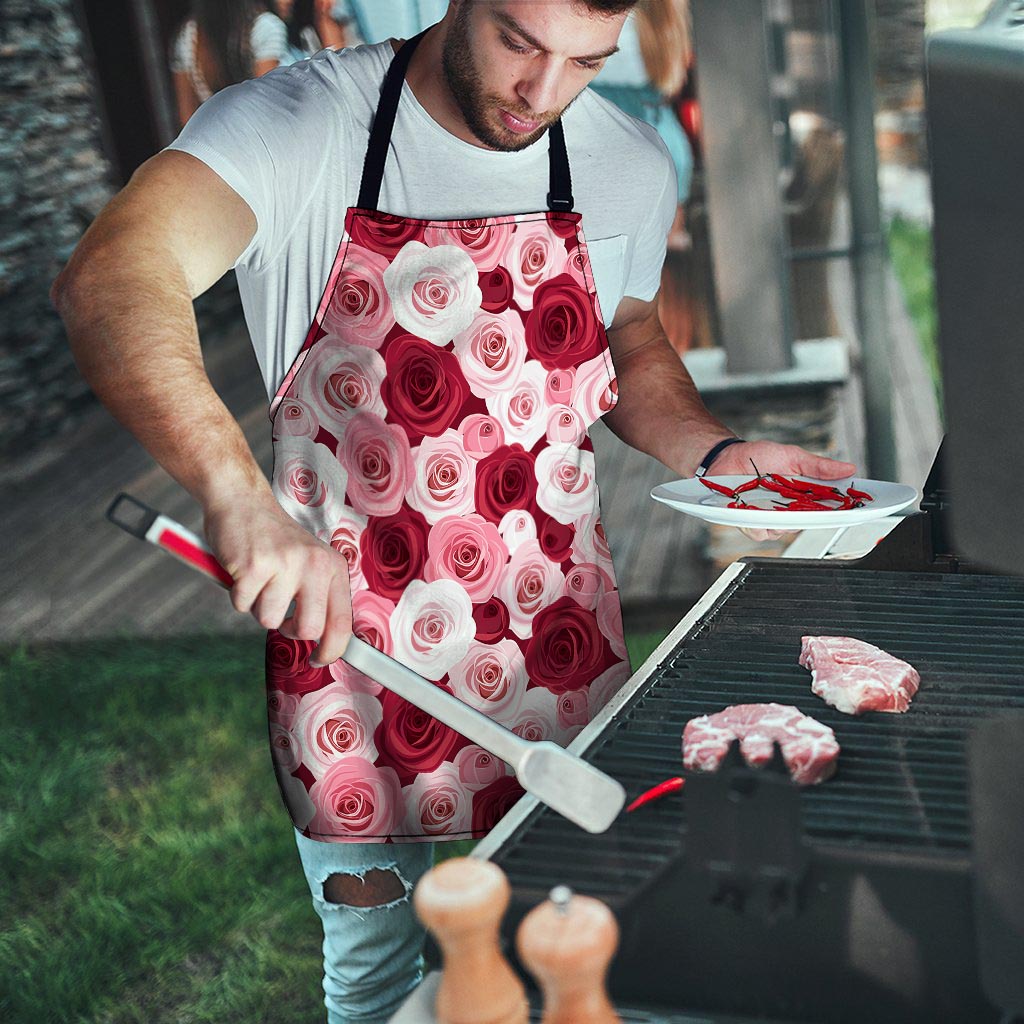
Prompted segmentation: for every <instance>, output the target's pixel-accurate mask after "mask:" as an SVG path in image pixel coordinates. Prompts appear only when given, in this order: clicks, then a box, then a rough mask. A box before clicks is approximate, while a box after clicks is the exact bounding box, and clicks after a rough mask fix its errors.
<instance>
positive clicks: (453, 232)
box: [423, 219, 515, 271]
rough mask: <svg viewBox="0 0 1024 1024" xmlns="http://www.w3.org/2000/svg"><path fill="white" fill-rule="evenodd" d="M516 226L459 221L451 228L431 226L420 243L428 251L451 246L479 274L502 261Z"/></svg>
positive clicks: (505, 222)
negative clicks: (458, 251) (467, 257)
mask: <svg viewBox="0 0 1024 1024" xmlns="http://www.w3.org/2000/svg"><path fill="white" fill-rule="evenodd" d="M514 230H515V223H514V222H513V221H511V220H507V221H498V222H494V221H487V220H483V219H478V220H459V221H455V223H454V224H452V225H451V226H445V227H435V226H434V225H431V226H430V227H428V228H427V229H426V230H425V231H424V232H423V241H424V242H425V243H426V244H427V245H428V246H431V247H436V246H439V245H454V246H457V247H458V248H459V249H462V250H463V251H464V252H466V253H468V254H469V257H470V259H472V261H473V263H474V264H476V267H477V269H478V270H480V271H487V270H493V269H494V268H495V267H497V265H498V263H499V262H500V261H501V257H502V255H503V254H504V252H505V249H506V248H507V246H508V240H509V239H510V238H511V237H512V232H513V231H514Z"/></svg>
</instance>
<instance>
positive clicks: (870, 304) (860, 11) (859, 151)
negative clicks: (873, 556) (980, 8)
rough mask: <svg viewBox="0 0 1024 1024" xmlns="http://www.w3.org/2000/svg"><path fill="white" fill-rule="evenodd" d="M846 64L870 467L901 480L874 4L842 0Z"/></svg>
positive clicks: (848, 151) (872, 471)
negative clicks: (881, 197)
mask: <svg viewBox="0 0 1024 1024" xmlns="http://www.w3.org/2000/svg"><path fill="white" fill-rule="evenodd" d="M836 7H837V8H838V15H839V45H840V55H841V56H840V65H841V72H840V73H841V75H842V80H843V95H844V97H845V100H846V117H845V121H846V159H847V169H848V173H849V178H850V185H849V191H850V233H851V239H852V248H853V261H852V267H853V286H854V295H855V301H856V306H857V329H858V333H859V335H860V344H861V350H862V354H863V365H864V404H865V417H866V420H867V423H866V433H867V450H868V451H867V457H868V472H869V473H870V474H871V475H872V476H875V477H878V478H879V479H882V480H896V479H897V478H898V473H899V466H898V463H897V453H896V436H895V431H894V428H893V415H892V353H891V348H890V343H889V332H888V328H887V324H886V309H887V306H886V296H885V289H886V259H887V255H886V253H887V247H886V242H885V235H884V233H883V229H882V216H881V212H880V210H879V204H878V157H877V154H876V151H875V94H874V72H875V68H874V59H873V56H872V51H871V28H872V24H871V22H872V16H873V15H872V11H873V5H872V4H871V3H869V2H867V0H837V2H836Z"/></svg>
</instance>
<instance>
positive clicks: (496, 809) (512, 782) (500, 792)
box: [472, 775, 525, 835]
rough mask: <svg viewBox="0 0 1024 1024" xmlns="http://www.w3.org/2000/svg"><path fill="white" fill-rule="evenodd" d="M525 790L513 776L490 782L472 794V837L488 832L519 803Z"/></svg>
mask: <svg viewBox="0 0 1024 1024" xmlns="http://www.w3.org/2000/svg"><path fill="white" fill-rule="evenodd" d="M524 792H525V790H524V789H523V787H522V786H520V785H519V783H518V782H516V779H515V776H514V775H506V776H504V777H503V778H500V779H498V780H496V781H495V782H492V783H491V784H490V785H489V786H488V787H487V788H486V789H481V790H480V791H479V792H478V793H474V794H473V824H472V829H473V835H482V834H483V833H484V832H489V831H490V830H491V829H492V828H494V826H495V825H497V824H498V822H499V821H501V819H502V818H504V817H505V815H506V814H508V812H509V811H511V810H512V808H513V807H514V806H515V805H516V804H517V803H518V802H519V798H520V797H521V796H522V795H523V793H524Z"/></svg>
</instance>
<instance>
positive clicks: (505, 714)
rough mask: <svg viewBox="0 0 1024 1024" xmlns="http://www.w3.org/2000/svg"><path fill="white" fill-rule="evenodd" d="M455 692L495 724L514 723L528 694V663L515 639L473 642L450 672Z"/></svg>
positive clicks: (460, 698)
mask: <svg viewBox="0 0 1024 1024" xmlns="http://www.w3.org/2000/svg"><path fill="white" fill-rule="evenodd" d="M449 678H450V680H451V688H452V693H454V694H455V696H456V697H458V698H459V700H462V701H465V702H466V703H467V704H468V705H469V706H470V707H474V708H476V709H477V711H483V712H484V713H485V714H486V715H487V717H488V718H492V719H494V720H495V721H496V722H502V723H508V722H511V721H513V720H514V717H515V714H516V712H517V711H518V710H519V705H520V704H521V703H522V701H523V697H524V696H525V695H526V683H527V679H526V661H525V659H524V657H523V652H522V651H521V650H520V649H519V644H517V643H516V642H515V641H514V640H499V641H498V643H496V644H482V643H479V642H477V641H475V640H474V641H473V642H472V643H471V644H470V645H469V651H468V653H467V654H466V656H465V658H463V659H462V661H460V662H459V663H458V664H457V665H455V666H454V667H453V668H452V669H451V672H450V673H449Z"/></svg>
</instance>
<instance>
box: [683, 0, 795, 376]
mask: <svg viewBox="0 0 1024 1024" xmlns="http://www.w3.org/2000/svg"><path fill="white" fill-rule="evenodd" d="M771 8H772V4H771V3H770V2H769V3H768V4H767V9H769V10H770V9H771ZM692 10H693V24H694V40H695V45H696V51H697V57H698V65H699V67H700V103H701V113H702V121H703V131H702V138H701V142H702V148H703V153H704V166H705V172H706V174H705V178H706V183H707V197H708V224H709V230H710V234H711V259H712V266H713V268H714V278H715V290H716V293H717V297H718V308H719V319H720V322H721V328H722V338H721V341H722V345H723V346H724V348H725V351H726V365H727V367H728V370H729V372H730V373H757V372H768V371H772V370H785V369H788V368H789V367H790V366H792V352H791V339H792V337H793V330H792V312H791V308H790V285H789V268H788V265H787V260H786V251H787V248H788V245H787V239H786V230H785V223H784V220H783V214H782V195H781V189H780V184H779V161H778V155H777V152H776V149H777V144H776V139H775V112H774V110H773V107H772V75H773V72H774V70H775V69H774V67H773V66H772V60H771V56H770V54H771V49H770V45H769V37H768V18H767V17H766V4H765V2H764V0H729V2H728V3H723V2H722V0H694V2H693V8H692Z"/></svg>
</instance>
